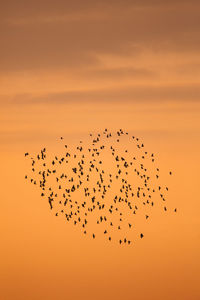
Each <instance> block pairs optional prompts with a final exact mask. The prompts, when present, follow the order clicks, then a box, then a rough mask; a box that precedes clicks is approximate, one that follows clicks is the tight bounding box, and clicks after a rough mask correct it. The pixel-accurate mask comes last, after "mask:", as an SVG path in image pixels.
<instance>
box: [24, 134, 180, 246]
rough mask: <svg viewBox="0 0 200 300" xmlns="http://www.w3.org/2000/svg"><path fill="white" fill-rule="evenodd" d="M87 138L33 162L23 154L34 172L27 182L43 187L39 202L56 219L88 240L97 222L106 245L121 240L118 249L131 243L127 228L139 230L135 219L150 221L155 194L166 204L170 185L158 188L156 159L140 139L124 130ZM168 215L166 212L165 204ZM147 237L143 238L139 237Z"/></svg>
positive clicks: (35, 157) (43, 152)
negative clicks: (69, 224)
mask: <svg viewBox="0 0 200 300" xmlns="http://www.w3.org/2000/svg"><path fill="white" fill-rule="evenodd" d="M89 137H90V141H89V142H88V141H87V142H86V143H85V142H84V140H83V139H81V140H79V142H78V144H76V145H75V147H74V149H70V145H66V144H65V145H62V147H63V152H64V153H62V154H59V155H58V154H56V155H52V156H48V152H47V151H46V148H42V149H41V150H40V151H39V153H36V154H35V155H33V156H32V157H31V156H30V155H29V152H28V151H27V152H25V157H26V156H29V158H28V159H30V162H31V168H30V171H31V172H32V173H31V174H32V175H31V176H29V173H27V174H26V175H25V179H26V180H27V179H29V180H27V181H26V182H30V183H32V184H33V185H35V186H39V188H40V189H41V193H40V195H41V197H42V198H43V199H47V201H48V202H49V206H50V209H51V210H52V211H53V212H54V213H55V216H56V217H58V216H59V217H61V216H62V215H64V216H65V220H66V222H72V224H73V225H75V226H77V227H81V228H84V231H83V233H84V234H85V235H86V233H87V232H88V231H86V228H91V227H90V226H91V225H89V224H90V221H91V220H93V219H94V220H95V224H96V225H95V226H99V228H100V227H101V226H105V227H104V230H102V231H101V234H103V236H104V237H105V238H106V240H108V241H110V242H111V241H112V242H113V243H114V242H115V240H116V239H113V236H112V232H113V233H114V232H115V234H118V235H119V234H120V235H121V236H120V239H117V242H118V243H119V244H122V243H123V244H132V243H131V240H130V239H128V238H127V237H126V229H127V228H129V233H131V232H132V230H133V229H134V230H135V229H136V228H137V227H136V226H133V224H134V222H136V219H135V217H137V214H143V215H144V218H145V219H148V218H149V216H150V213H151V212H150V211H149V210H148V214H147V210H146V209H147V208H149V209H152V208H154V198H155V197H156V195H158V196H159V198H160V200H161V201H165V203H166V201H167V196H166V194H167V191H168V186H166V185H164V187H163V185H162V184H161V183H160V182H161V175H162V172H160V167H159V166H156V167H155V166H154V164H152V162H154V157H155V154H154V153H151V152H149V151H147V149H146V145H145V143H143V142H141V139H140V138H139V137H135V136H134V135H133V136H131V135H129V133H128V132H127V131H126V130H123V129H122V128H120V129H118V130H117V131H116V132H111V131H110V130H109V129H108V128H105V129H104V130H103V131H102V132H98V133H89ZM60 139H61V140H62V139H63V136H61V137H60ZM125 139H126V141H125ZM57 140H58V139H57ZM116 142H117V143H116ZM129 142H131V143H132V145H133V146H134V147H135V149H136V151H135V153H134V151H133V146H131V147H132V148H130V150H129V148H128V143H129ZM66 151H67V152H66ZM107 160H109V164H107ZM107 165H108V166H109V168H107ZM149 165H151V168H150V167H149ZM110 166H112V167H110ZM169 175H172V172H171V171H170V172H169ZM158 183H159V184H158ZM159 191H160V192H159ZM48 202H47V203H48ZM155 204H157V201H155ZM145 208H146V209H145ZM164 210H165V211H167V204H166V206H164ZM174 212H177V208H175V209H174ZM130 213H131V214H130ZM129 217H130V218H131V219H130V220H129ZM123 225H126V226H123ZM88 226H89V227H88ZM95 226H94V227H92V228H93V229H94V231H93V233H92V238H93V239H95V237H96V232H95V229H96V227H95ZM108 226H109V227H108ZM110 230H111V232H110ZM98 232H99V230H98ZM108 232H109V234H108ZM87 236H88V238H89V236H90V234H89V235H87ZM124 236H125V237H124ZM143 237H144V235H143V233H140V238H143Z"/></svg>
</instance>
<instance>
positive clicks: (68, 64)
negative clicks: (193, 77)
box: [0, 1, 200, 72]
mask: <svg viewBox="0 0 200 300" xmlns="http://www.w3.org/2000/svg"><path fill="white" fill-rule="evenodd" d="M197 7H199V4H198V3H197V2H196V1H192V2H190V4H187V2H186V1H175V2H174V1H173V2H172V1H169V2H168V1H167V4H166V3H165V2H164V1H134V3H133V1H108V2H107V1H101V2H99V1H75V3H74V2H73V1H58V2H57V1H56V2H55V1H41V2H40V3H39V2H38V1H36V2H35V1H29V2H25V1H19V2H18V1H17V2H14V1H13V2H12V1H8V3H7V1H6V2H5V3H4V9H3V10H2V11H3V12H4V13H3V14H2V22H3V23H2V25H3V28H4V30H3V31H2V33H1V44H2V47H1V55H0V65H1V70H2V71H4V72H6V71H18V70H34V69H48V70H51V69H55V68H65V69H67V68H69V69H73V68H78V67H79V66H80V67H85V66H95V65H99V61H98V58H97V57H98V56H99V55H103V54H111V55H121V56H127V55H130V54H136V55H137V53H140V52H141V51H143V50H144V49H145V50H148V49H149V50H150V51H155V52H163V53H164V52H177V53H179V52H183V51H186V52H194V51H196V52H197V51H199V48H200V34H199V33H200V23H199V10H198V9H197Z"/></svg>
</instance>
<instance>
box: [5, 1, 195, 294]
mask: <svg viewBox="0 0 200 300" xmlns="http://www.w3.org/2000/svg"><path fill="white" fill-rule="evenodd" d="M199 20H200V2H199V0H196V1H195V0H191V1H186V0H182V1H179V0H173V1H172V0H168V1H161V0H154V1H153V0H140V1H139V0H136V1H134V0H132V1H128V0H123V1H122V0H121V1H118V0H115V1H110V0H107V1H104V0H102V1H96V0H93V1H92V0H91V1H89V0H83V1H80V0H79V1H64V0H63V1H61V0H57V1H52V0H40V1H37V0H35V1H32V0H31V1H20V0H19V1H14V0H13V1H10V0H7V1H3V2H2V3H1V4H0V28H1V29H0V40H1V47H0V136H1V143H0V164H1V172H0V180H1V181H0V182H1V197H0V199H1V202H0V203H1V209H0V233H1V251H0V253H1V256H0V299H2V300H11V299H15V300H18V299H20V300H23V299H30V300H32V299H33V300H36V299H37V300H40V299H49V300H54V299H58V300H60V299H74V300H78V299H81V300H86V299H88V300H90V299H96V300H98V299H105V300H107V299H109V300H112V299H115V300H121V299H127V300H129V299H130V300H132V299H136V300H146V299H150V300H151V299H152V300H160V299H163V300H175V299H176V300H179V299H180V300H198V299H200V285H199V278H200V255H199V253H200V218H199V210H200V202H199V165H200V161H199V153H200V140H199V137H200V55H199V53H200V21H199ZM105 127H108V128H110V129H111V130H116V129H119V128H124V129H126V130H128V131H129V132H130V133H133V134H135V135H138V136H139V137H141V138H142V139H143V140H144V142H145V144H146V145H147V148H148V149H149V151H152V152H155V153H157V154H158V161H159V166H160V168H162V169H163V170H168V169H169V168H172V169H173V170H174V177H173V179H171V182H170V185H171V190H170V192H169V202H170V205H171V206H177V207H178V214H177V215H176V216H174V215H170V214H168V215H167V216H166V215H164V214H163V213H162V212H159V210H156V209H155V213H154V218H152V219H151V221H150V222H149V224H148V225H149V226H146V225H144V228H143V229H144V232H145V239H143V240H142V241H140V240H138V241H137V243H136V244H135V245H134V246H132V247H129V248H119V247H117V246H116V245H107V244H106V245H105V243H102V242H101V241H98V240H97V241H96V240H95V241H91V240H90V239H85V238H84V237H82V235H80V234H79V232H78V230H75V229H74V228H73V227H70V226H69V225H68V224H66V223H65V222H64V220H62V219H58V218H54V217H53V216H52V214H51V212H50V211H49V207H48V203H45V202H44V201H42V200H41V198H40V193H39V191H38V190H35V189H33V187H32V186H29V185H27V184H25V182H24V174H25V173H26V171H27V165H26V163H25V161H24V152H26V151H28V152H30V153H35V152H37V151H39V150H40V149H41V148H42V147H44V146H46V147H47V149H49V151H51V152H54V153H55V152H56V151H57V150H58V149H57V141H58V138H59V137H60V136H61V135H62V136H64V138H65V139H66V141H67V143H72V144H73V143H76V142H77V141H79V139H80V138H87V134H88V133H89V132H90V131H92V132H94V133H95V132H98V130H103V129H104V128H105Z"/></svg>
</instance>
